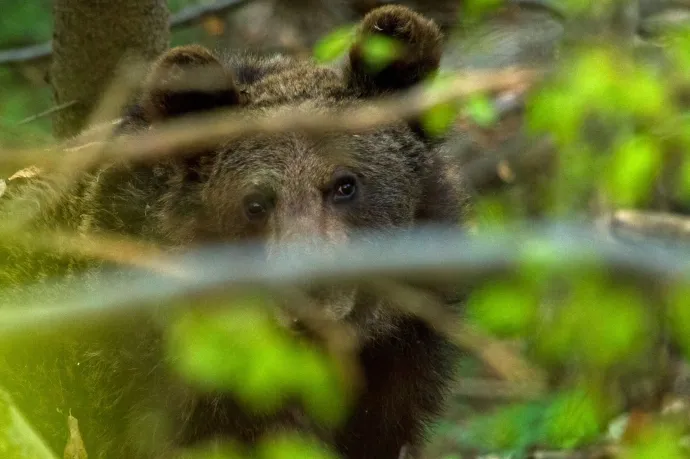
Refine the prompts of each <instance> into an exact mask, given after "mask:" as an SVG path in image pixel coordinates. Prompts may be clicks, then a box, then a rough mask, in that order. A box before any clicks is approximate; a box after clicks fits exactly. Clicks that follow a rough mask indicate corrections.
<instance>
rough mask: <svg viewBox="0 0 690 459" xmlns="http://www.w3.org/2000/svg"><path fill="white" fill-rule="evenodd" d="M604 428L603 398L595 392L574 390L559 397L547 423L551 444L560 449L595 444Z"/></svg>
mask: <svg viewBox="0 0 690 459" xmlns="http://www.w3.org/2000/svg"><path fill="white" fill-rule="evenodd" d="M603 425H604V423H603V413H602V411H601V407H600V404H599V398H598V397H597V396H596V391H592V390H574V391H572V392H567V393H565V394H562V395H561V396H559V397H558V398H557V399H556V401H555V402H554V403H553V405H552V406H551V407H550V409H549V411H548V414H547V421H546V423H545V426H546V435H547V438H548V442H549V445H551V446H552V447H556V448H573V447H576V446H579V445H581V444H584V443H585V442H588V441H591V440H593V439H595V438H596V437H597V436H598V435H599V433H600V432H601V431H602V428H603Z"/></svg>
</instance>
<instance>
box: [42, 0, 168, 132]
mask: <svg viewBox="0 0 690 459" xmlns="http://www.w3.org/2000/svg"><path fill="white" fill-rule="evenodd" d="M53 5H54V6H53V17H54V24H55V25H54V32H53V61H52V65H51V69H50V81H51V86H52V88H53V98H54V100H55V103H56V104H57V105H60V104H65V103H67V102H70V101H76V102H77V103H75V104H74V105H72V106H70V107H68V108H66V109H65V110H62V111H60V112H58V113H56V114H55V117H54V118H53V135H54V136H55V137H56V138H58V139H62V138H65V137H70V136H74V135H76V134H78V133H79V132H80V131H81V130H82V129H83V128H84V127H85V123H86V121H87V119H88V116H89V115H90V114H91V112H92V111H93V109H94V108H95V105H96V104H97V103H98V101H99V98H100V95H101V94H102V93H103V91H104V90H105V89H106V88H107V87H108V84H109V83H110V81H111V79H112V78H113V76H114V74H115V71H116V69H117V67H118V65H119V64H120V62H121V60H122V58H123V57H125V56H126V55H127V56H129V55H131V56H135V57H136V58H141V59H145V60H147V61H148V60H151V59H153V58H154V57H155V56H157V55H158V54H160V53H162V52H163V51H165V50H166V49H167V48H168V46H169V43H170V30H169V20H170V12H169V10H168V6H167V2H166V1H165V0H117V1H111V0H55V2H54V4H53Z"/></svg>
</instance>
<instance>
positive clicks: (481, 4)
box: [460, 0, 505, 24]
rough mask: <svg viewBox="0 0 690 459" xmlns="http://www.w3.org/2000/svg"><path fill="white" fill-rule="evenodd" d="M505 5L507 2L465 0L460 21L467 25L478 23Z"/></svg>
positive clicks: (501, 0) (500, 0)
mask: <svg viewBox="0 0 690 459" xmlns="http://www.w3.org/2000/svg"><path fill="white" fill-rule="evenodd" d="M504 4H505V0H465V1H463V5H462V9H461V13H460V14H461V16H460V19H461V20H462V21H463V22H465V23H466V24H467V23H471V22H476V21H478V20H480V19H481V18H482V17H483V16H484V15H486V14H488V13H491V12H493V11H495V10H496V9H498V8H499V7H501V6H503V5H504Z"/></svg>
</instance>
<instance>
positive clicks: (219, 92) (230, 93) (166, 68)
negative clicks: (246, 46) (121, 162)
mask: <svg viewBox="0 0 690 459" xmlns="http://www.w3.org/2000/svg"><path fill="white" fill-rule="evenodd" d="M240 103H242V95H241V93H240V91H239V90H238V89H237V87H236V86H235V82H234V79H233V76H232V74H231V73H230V71H229V70H228V69H226V68H225V67H224V66H223V64H221V62H220V61H219V60H218V59H217V58H216V57H215V56H214V55H213V54H212V53H211V52H210V51H209V50H208V49H206V48H204V47H203V46H197V45H188V46H179V47H176V48H172V49H171V50H169V51H167V52H166V53H164V54H163V55H161V56H160V57H159V58H158V60H156V62H154V64H153V66H152V67H151V69H150V71H149V73H148V75H147V77H146V79H145V81H144V85H143V89H142V93H141V95H140V99H139V104H138V111H139V116H141V117H143V118H144V120H145V121H146V122H148V123H154V122H156V121H161V120H164V119H166V118H173V117H177V116H181V115H187V114H191V113H195V112H202V111H207V110H213V109H217V108H221V107H228V106H233V105H238V104H240Z"/></svg>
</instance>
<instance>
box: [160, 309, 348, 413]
mask: <svg viewBox="0 0 690 459" xmlns="http://www.w3.org/2000/svg"><path fill="white" fill-rule="evenodd" d="M228 349H232V353H231V354H228V352H227V350H228ZM170 355H171V356H172V360H173V362H174V365H175V367H176V368H177V370H178V371H180V372H181V374H183V375H184V376H185V377H186V378H188V379H189V380H190V381H192V382H194V383H196V384H198V385H199V386H200V387H201V388H205V389H208V390H211V389H230V390H231V391H232V392H234V393H235V394H236V395H237V396H238V397H239V399H240V400H241V401H242V402H243V403H244V404H245V406H246V408H247V409H248V410H255V411H258V412H274V411H276V410H277V409H278V408H280V407H281V406H282V403H283V402H284V401H285V400H286V399H287V398H288V397H292V396H297V397H300V399H301V400H302V401H303V402H304V404H305V406H306V408H307V410H308V412H309V413H310V414H311V415H312V416H314V418H316V419H318V420H319V421H321V422H323V423H327V424H334V423H338V422H340V421H341V420H342V417H343V416H344V415H345V414H346V402H347V400H346V393H345V390H344V387H343V385H342V381H341V380H340V378H339V374H338V372H337V370H336V369H335V368H334V367H333V365H332V364H331V363H330V362H329V361H328V359H327V358H326V357H325V356H324V355H323V354H321V353H320V352H319V351H317V350H316V349H314V348H312V347H310V346H307V345H306V344H304V343H301V342H297V341H295V340H292V339H290V337H289V336H288V335H286V334H285V332H283V331H282V330H280V329H279V328H277V326H276V325H275V324H274V323H273V321H271V320H270V316H269V315H267V314H266V305H265V304H262V300H260V299H257V298H252V299H247V300H246V301H245V302H244V304H241V305H239V306H236V305H231V307H230V308H228V309H223V310H222V311H220V312H216V313H213V314H209V313H191V312H190V313H187V314H185V315H183V316H181V317H180V318H179V319H178V321H177V323H176V325H175V327H174V328H173V330H172V332H171V338H170ZM296 368H299V371H295V369H296Z"/></svg>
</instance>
